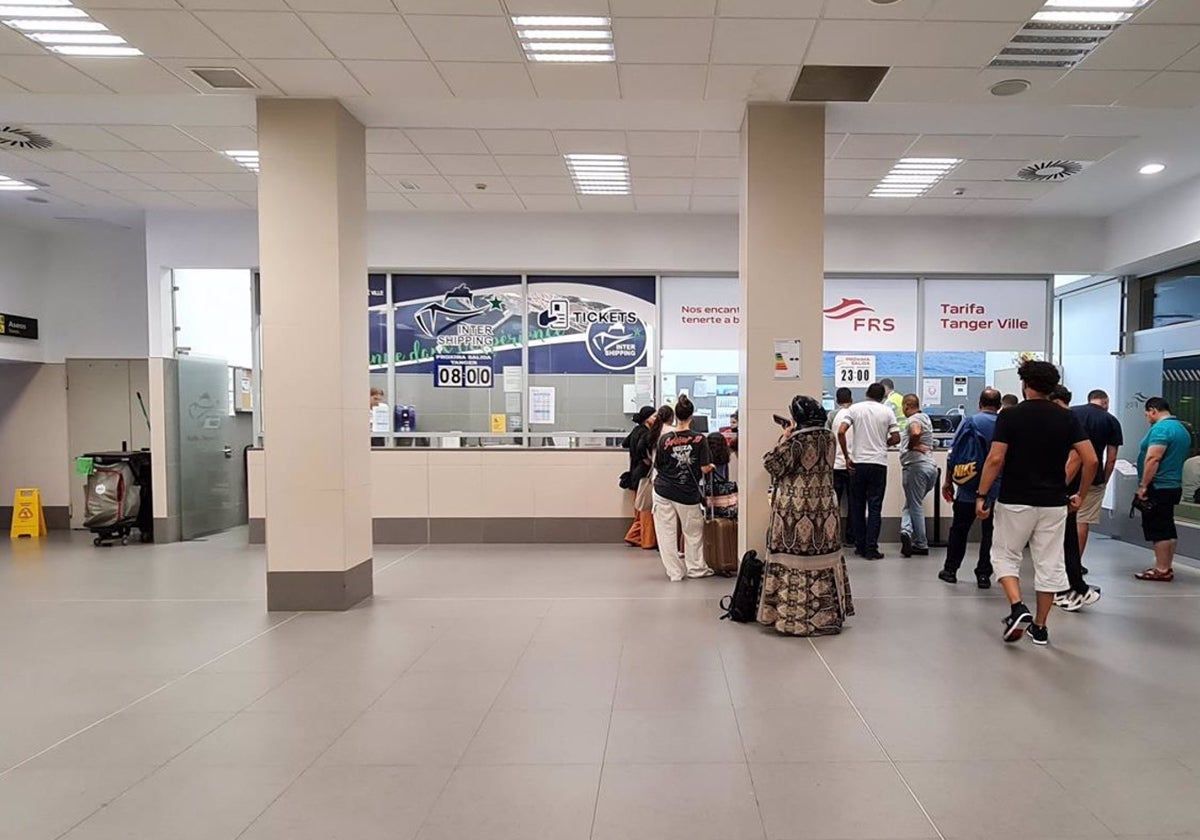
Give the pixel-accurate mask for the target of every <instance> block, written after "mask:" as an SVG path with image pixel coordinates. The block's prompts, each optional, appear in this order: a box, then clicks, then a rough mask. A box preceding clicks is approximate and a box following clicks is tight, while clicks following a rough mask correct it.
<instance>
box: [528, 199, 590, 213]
mask: <svg viewBox="0 0 1200 840" xmlns="http://www.w3.org/2000/svg"><path fill="white" fill-rule="evenodd" d="M521 201H522V202H523V203H524V205H525V209H526V210H529V211H532V212H535V213H561V212H563V211H568V210H578V209H579V199H577V198H576V197H575V196H573V195H522V196H521Z"/></svg>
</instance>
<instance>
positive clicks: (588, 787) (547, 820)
mask: <svg viewBox="0 0 1200 840" xmlns="http://www.w3.org/2000/svg"><path fill="white" fill-rule="evenodd" d="M599 780H600V767H599V766H584V765H576V766H556V767H550V766H543V767H529V766H525V767H520V766H510V767H460V768H459V769H458V770H456V771H454V775H453V776H451V778H450V781H449V783H448V784H447V785H446V788H445V789H444V790H443V791H442V795H441V797H439V799H438V801H437V804H436V805H434V807H433V811H432V813H431V814H430V815H429V819H428V821H427V822H426V823H425V827H424V828H422V829H421V832H420V834H418V838H419V840H463V838H476V837H477V838H480V840H483V838H487V840H529V838H532V837H546V838H551V837H552V838H554V839H555V840H587V838H588V837H589V834H590V832H591V828H592V816H593V813H594V812H595V805H596V794H597V789H598V787H599Z"/></svg>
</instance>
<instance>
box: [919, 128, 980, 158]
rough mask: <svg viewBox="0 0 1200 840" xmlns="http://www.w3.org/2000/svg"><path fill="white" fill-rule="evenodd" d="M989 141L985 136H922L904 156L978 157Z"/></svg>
mask: <svg viewBox="0 0 1200 840" xmlns="http://www.w3.org/2000/svg"><path fill="white" fill-rule="evenodd" d="M989 139H990V137H989V135H986V134H922V135H921V136H920V137H919V138H917V142H916V143H913V144H912V145H911V146H909V147H908V150H907V152H906V154H909V155H912V156H913V157H953V158H962V159H964V160H965V159H967V158H973V157H979V156H980V154H979V153H980V151H981V150H982V149H983V145H984V143H986V142H987V141H988V140H989Z"/></svg>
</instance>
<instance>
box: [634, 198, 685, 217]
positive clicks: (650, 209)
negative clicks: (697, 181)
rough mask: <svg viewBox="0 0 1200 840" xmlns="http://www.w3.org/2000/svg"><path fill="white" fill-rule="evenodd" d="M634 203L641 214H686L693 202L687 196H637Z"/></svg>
mask: <svg viewBox="0 0 1200 840" xmlns="http://www.w3.org/2000/svg"><path fill="white" fill-rule="evenodd" d="M633 203H634V205H635V206H636V207H637V210H638V212H639V213H686V212H687V211H688V209H689V208H690V207H691V203H692V202H691V199H690V198H689V197H688V196H686V195H635V196H634V197H633Z"/></svg>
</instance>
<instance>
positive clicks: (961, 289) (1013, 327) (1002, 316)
mask: <svg viewBox="0 0 1200 840" xmlns="http://www.w3.org/2000/svg"><path fill="white" fill-rule="evenodd" d="M924 292H925V349H926V350H1013V351H1045V349H1046V310H1047V306H1048V303H1047V295H1048V294H1049V285H1048V284H1047V283H1046V282H1045V281H1044V280H927V281H926V282H925V288H924Z"/></svg>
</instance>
